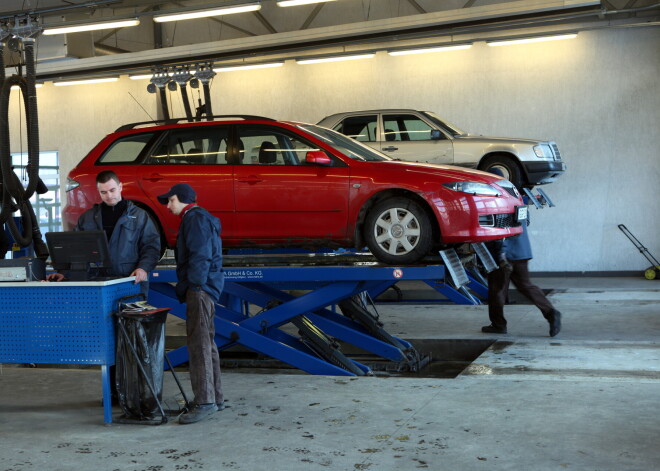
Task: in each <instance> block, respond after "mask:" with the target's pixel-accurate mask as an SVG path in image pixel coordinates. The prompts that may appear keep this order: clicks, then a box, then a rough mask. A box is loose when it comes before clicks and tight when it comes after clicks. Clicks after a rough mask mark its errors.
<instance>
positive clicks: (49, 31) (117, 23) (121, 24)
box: [43, 18, 140, 35]
mask: <svg viewBox="0 0 660 471" xmlns="http://www.w3.org/2000/svg"><path fill="white" fill-rule="evenodd" d="M139 24H140V20H138V19H137V18H129V19H127V20H113V21H99V22H98V23H86V24H79V25H71V26H57V27H52V28H48V27H46V28H45V29H44V32H43V34H44V35H53V34H68V33H79V32H81V31H96V30H99V29H112V28H127V27H129V26H137V25H139Z"/></svg>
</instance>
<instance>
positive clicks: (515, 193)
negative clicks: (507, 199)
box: [504, 186, 520, 198]
mask: <svg viewBox="0 0 660 471" xmlns="http://www.w3.org/2000/svg"><path fill="white" fill-rule="evenodd" d="M504 189H505V190H506V192H507V193H509V194H510V195H511V196H513V197H514V198H520V193H518V191H517V190H516V189H514V188H513V187H508V186H506V187H504Z"/></svg>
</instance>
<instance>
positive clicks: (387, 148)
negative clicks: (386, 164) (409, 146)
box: [381, 146, 399, 152]
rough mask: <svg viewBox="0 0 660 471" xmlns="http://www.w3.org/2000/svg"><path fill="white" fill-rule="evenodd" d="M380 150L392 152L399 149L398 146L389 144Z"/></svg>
mask: <svg viewBox="0 0 660 471" xmlns="http://www.w3.org/2000/svg"><path fill="white" fill-rule="evenodd" d="M381 150H384V151H386V152H392V151H395V150H399V148H398V147H394V146H389V147H383V148H382V149H381Z"/></svg>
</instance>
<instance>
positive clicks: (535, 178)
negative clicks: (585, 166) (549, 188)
mask: <svg viewBox="0 0 660 471" xmlns="http://www.w3.org/2000/svg"><path fill="white" fill-rule="evenodd" d="M522 164H523V166H524V167H525V172H526V173H527V179H528V180H529V183H530V184H532V185H543V184H545V183H552V182H554V181H555V180H556V179H557V178H559V177H561V176H562V175H563V174H564V172H565V171H566V164H565V163H564V162H562V161H552V162H547V161H546V162H523V163H522Z"/></svg>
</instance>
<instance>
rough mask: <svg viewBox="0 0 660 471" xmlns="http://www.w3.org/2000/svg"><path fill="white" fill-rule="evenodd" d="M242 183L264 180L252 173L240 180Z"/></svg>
mask: <svg viewBox="0 0 660 471" xmlns="http://www.w3.org/2000/svg"><path fill="white" fill-rule="evenodd" d="M238 181H239V182H240V183H259V182H262V181H263V180H262V179H261V178H259V177H257V176H256V175H250V176H248V177H245V178H244V179H242V180H238Z"/></svg>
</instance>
